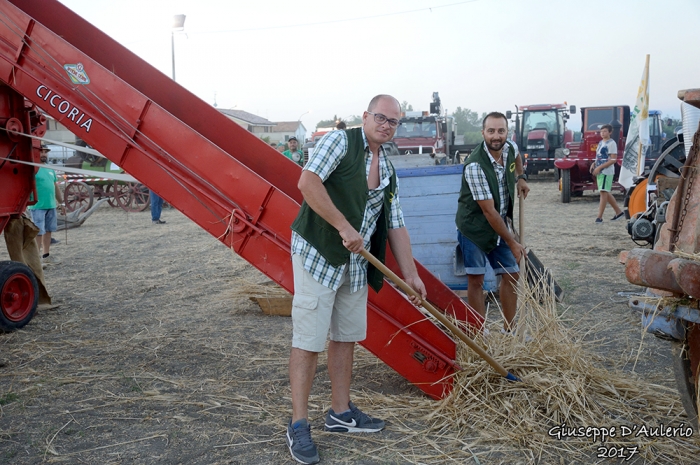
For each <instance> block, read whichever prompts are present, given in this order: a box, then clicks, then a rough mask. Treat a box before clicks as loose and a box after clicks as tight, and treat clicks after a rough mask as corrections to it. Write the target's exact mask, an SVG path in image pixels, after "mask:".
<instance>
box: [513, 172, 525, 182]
mask: <svg viewBox="0 0 700 465" xmlns="http://www.w3.org/2000/svg"><path fill="white" fill-rule="evenodd" d="M521 179H524V180H526V181H527V173H523V174H521V175H519V176H518V177H516V178H515V182H518V181H520V180H521Z"/></svg>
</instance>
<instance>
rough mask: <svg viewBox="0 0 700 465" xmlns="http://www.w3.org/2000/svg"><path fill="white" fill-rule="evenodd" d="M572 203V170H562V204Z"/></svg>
mask: <svg viewBox="0 0 700 465" xmlns="http://www.w3.org/2000/svg"><path fill="white" fill-rule="evenodd" d="M569 202H571V170H561V203H569Z"/></svg>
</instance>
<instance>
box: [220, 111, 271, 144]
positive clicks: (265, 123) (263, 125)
mask: <svg viewBox="0 0 700 465" xmlns="http://www.w3.org/2000/svg"><path fill="white" fill-rule="evenodd" d="M217 110H219V111H220V112H221V113H222V114H224V115H226V116H228V117H229V118H230V119H232V120H233V121H235V122H236V124H238V125H239V126H241V127H242V128H245V129H246V130H247V131H248V132H252V133H253V134H255V135H256V136H258V137H260V138H262V137H270V133H271V132H272V128H273V127H275V124H276V123H273V122H272V121H269V120H267V119H265V118H263V117H262V116H257V115H254V114H252V113H248V112H247V111H243V110H224V109H223V108H217ZM270 142H272V139H270Z"/></svg>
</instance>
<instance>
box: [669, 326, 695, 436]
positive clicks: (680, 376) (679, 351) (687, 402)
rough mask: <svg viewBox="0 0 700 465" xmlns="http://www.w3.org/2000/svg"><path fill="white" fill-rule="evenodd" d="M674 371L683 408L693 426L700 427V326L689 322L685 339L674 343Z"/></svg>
mask: <svg viewBox="0 0 700 465" xmlns="http://www.w3.org/2000/svg"><path fill="white" fill-rule="evenodd" d="M673 355H674V357H673V360H674V363H673V371H674V374H675V376H676V384H677V385H678V393H679V394H680V396H681V402H682V403H683V408H685V412H686V414H687V415H688V419H689V420H690V422H691V423H692V425H693V427H694V428H696V429H697V427H698V402H697V401H698V397H697V395H698V385H697V376H698V364H700V326H698V325H696V324H694V323H689V324H688V325H687V327H686V333H685V341H683V342H679V343H674V344H673Z"/></svg>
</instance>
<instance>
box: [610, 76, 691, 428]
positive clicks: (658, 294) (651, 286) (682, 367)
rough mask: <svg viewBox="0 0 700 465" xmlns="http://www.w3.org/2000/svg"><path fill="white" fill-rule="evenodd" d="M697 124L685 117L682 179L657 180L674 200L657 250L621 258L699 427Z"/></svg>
mask: <svg viewBox="0 0 700 465" xmlns="http://www.w3.org/2000/svg"><path fill="white" fill-rule="evenodd" d="M678 96H679V98H680V99H681V100H682V101H684V102H685V103H687V104H690V105H692V106H693V107H696V108H700V89H692V90H685V91H680V92H679V93H678ZM697 121H698V119H695V120H694V124H691V123H689V121H687V120H686V119H685V117H684V121H683V123H684V124H683V126H684V131H683V132H684V138H685V145H686V152H687V156H685V157H684V158H685V160H684V162H683V163H682V165H681V166H680V167H679V169H678V170H677V171H676V172H675V173H676V174H678V176H676V177H674V176H670V175H669V176H664V177H663V178H659V179H657V180H656V182H657V183H658V188H659V190H660V191H664V190H667V189H668V190H670V191H672V195H671V196H670V201H668V202H665V204H664V206H663V208H658V209H657V212H658V214H657V215H656V218H655V221H656V222H657V226H658V231H659V232H658V234H655V235H654V237H655V241H654V242H653V249H651V250H650V249H633V250H632V251H630V252H629V253H627V254H625V253H623V254H622V255H621V259H622V261H623V262H625V274H626V275H627V279H628V280H629V282H631V283H632V284H637V285H639V286H645V287H646V288H647V290H646V295H645V296H644V297H642V298H639V297H633V298H632V299H630V306H631V307H632V308H635V309H637V310H640V311H641V312H642V321H643V324H644V327H645V329H646V330H647V331H649V332H652V333H654V334H657V335H660V336H662V337H665V338H671V339H673V340H674V342H673V345H674V352H675V354H674V355H675V357H674V359H675V363H674V368H675V370H674V371H675V375H676V381H677V383H678V390H679V392H680V394H681V400H682V401H683V405H684V407H685V410H686V412H687V413H688V416H689V417H690V418H691V420H692V421H693V422H694V423H695V424H696V427H697V416H698V400H699V397H698V393H700V384H699V381H700V128H698V123H697ZM683 155H685V153H684V154H683ZM672 158H673V159H674V160H677V158H676V157H672ZM671 166H675V165H674V164H672V165H671ZM660 181H663V182H660ZM662 298H664V299H662Z"/></svg>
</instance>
